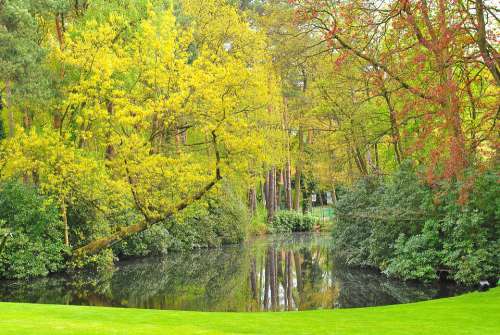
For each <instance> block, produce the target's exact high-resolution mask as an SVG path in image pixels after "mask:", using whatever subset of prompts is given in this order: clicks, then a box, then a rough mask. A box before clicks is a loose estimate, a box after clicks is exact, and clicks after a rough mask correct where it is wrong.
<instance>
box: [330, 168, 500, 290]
mask: <svg viewBox="0 0 500 335" xmlns="http://www.w3.org/2000/svg"><path fill="white" fill-rule="evenodd" d="M494 175H495V173H494V172H493V171H490V172H487V173H484V174H482V175H481V176H479V178H478V179H477V182H476V183H475V185H474V187H473V189H472V191H471V192H470V194H469V199H470V200H469V202H468V203H467V204H466V205H459V204H458V199H459V197H460V194H459V190H460V187H459V185H456V184H455V185H454V184H448V185H442V186H441V187H442V188H443V189H445V190H446V192H444V193H443V194H444V195H442V196H441V197H440V198H439V199H437V198H436V197H435V196H434V192H433V191H432V190H431V189H430V188H429V187H427V186H426V185H424V184H423V183H421V182H419V181H418V178H417V176H416V173H414V172H413V171H412V169H411V168H410V167H408V166H406V167H404V168H403V169H402V170H401V171H399V172H398V173H397V174H396V175H394V176H393V177H392V178H390V179H389V180H382V179H365V180H362V181H360V182H359V183H358V184H357V185H356V186H355V187H354V188H353V189H352V190H351V191H350V192H347V193H345V194H344V195H343V196H342V197H341V198H340V199H339V202H338V204H337V208H336V213H337V218H338V221H337V222H336V223H335V227H334V229H333V238H334V243H335V250H336V252H337V254H338V256H339V257H341V258H343V259H345V260H346V262H347V263H348V264H353V265H362V266H371V267H377V268H380V269H381V270H383V271H384V272H385V273H387V274H388V275H391V276H396V277H400V278H402V279H419V280H427V281H428V280H435V279H437V276H438V272H439V271H447V272H449V273H450V278H451V279H453V280H455V281H457V282H460V283H464V284H473V283H476V282H477V281H478V280H480V279H489V278H496V277H497V276H498V273H497V272H495V271H498V268H500V259H499V256H498V255H499V252H500V247H499V246H500V240H499V237H498V236H499V227H498V222H499V215H498V214H499V213H498V206H500V204H499V202H498V198H499V197H500V187H499V186H498V183H496V182H492V181H493V180H495V179H494ZM433 200H434V201H433Z"/></svg>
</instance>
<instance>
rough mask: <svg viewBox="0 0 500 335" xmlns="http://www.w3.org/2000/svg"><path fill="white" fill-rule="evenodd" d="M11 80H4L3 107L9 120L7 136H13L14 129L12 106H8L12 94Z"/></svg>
mask: <svg viewBox="0 0 500 335" xmlns="http://www.w3.org/2000/svg"><path fill="white" fill-rule="evenodd" d="M10 85H11V82H10V80H7V81H6V82H5V108H7V110H8V113H9V114H8V118H9V120H8V122H9V137H14V129H15V124H14V111H13V110H12V108H10V107H11V106H10V99H11V95H12V91H11V87H10Z"/></svg>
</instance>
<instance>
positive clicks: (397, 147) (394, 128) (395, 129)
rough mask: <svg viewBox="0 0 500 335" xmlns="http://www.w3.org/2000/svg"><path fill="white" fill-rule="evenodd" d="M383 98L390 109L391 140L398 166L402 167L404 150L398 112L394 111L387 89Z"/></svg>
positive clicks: (383, 92)
mask: <svg viewBox="0 0 500 335" xmlns="http://www.w3.org/2000/svg"><path fill="white" fill-rule="evenodd" d="M382 96H383V97H384V99H385V102H386V104H387V107H388V108H389V121H390V123H391V139H392V145H393V147H394V154H395V155H396V161H397V162H398V165H401V161H402V158H403V150H402V148H401V141H400V138H401V137H400V134H399V126H398V122H397V119H396V112H395V111H394V107H393V106H392V103H391V100H390V97H389V93H387V91H386V90H385V89H383V91H382Z"/></svg>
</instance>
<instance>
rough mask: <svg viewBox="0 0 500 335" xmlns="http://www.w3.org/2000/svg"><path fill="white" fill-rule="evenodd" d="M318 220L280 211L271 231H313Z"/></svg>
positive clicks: (295, 212) (293, 212)
mask: <svg viewBox="0 0 500 335" xmlns="http://www.w3.org/2000/svg"><path fill="white" fill-rule="evenodd" d="M317 223H318V219H317V218H316V217H314V216H312V215H309V214H305V215H304V214H302V213H300V212H297V211H279V212H277V213H276V215H275V217H274V219H273V221H272V222H271V227H270V230H271V232H274V233H278V232H279V233H282V232H304V231H312V230H313V229H314V226H315V225H316V224H317Z"/></svg>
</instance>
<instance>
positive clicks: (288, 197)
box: [284, 160, 293, 210]
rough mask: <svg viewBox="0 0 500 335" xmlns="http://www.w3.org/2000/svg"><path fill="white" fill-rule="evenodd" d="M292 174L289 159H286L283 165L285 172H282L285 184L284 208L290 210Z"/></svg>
mask: <svg viewBox="0 0 500 335" xmlns="http://www.w3.org/2000/svg"><path fill="white" fill-rule="evenodd" d="M291 179H292V174H291V169H290V160H287V162H286V165H285V174H284V184H285V208H286V209H288V210H290V209H292V201H293V198H292V180H291Z"/></svg>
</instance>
